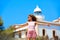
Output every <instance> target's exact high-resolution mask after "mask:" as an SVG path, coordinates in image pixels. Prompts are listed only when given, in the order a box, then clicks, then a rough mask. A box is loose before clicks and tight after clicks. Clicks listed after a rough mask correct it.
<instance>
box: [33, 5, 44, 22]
mask: <svg viewBox="0 0 60 40" xmlns="http://www.w3.org/2000/svg"><path fill="white" fill-rule="evenodd" d="M34 15H35V16H36V18H37V21H43V20H44V16H43V15H42V11H41V9H40V8H39V6H36V8H35V9H34Z"/></svg>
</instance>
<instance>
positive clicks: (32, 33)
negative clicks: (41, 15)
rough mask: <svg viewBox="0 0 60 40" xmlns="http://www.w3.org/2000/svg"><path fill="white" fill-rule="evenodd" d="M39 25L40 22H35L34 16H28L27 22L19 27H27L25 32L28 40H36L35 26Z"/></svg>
mask: <svg viewBox="0 0 60 40" xmlns="http://www.w3.org/2000/svg"><path fill="white" fill-rule="evenodd" d="M38 24H40V22H37V19H36V17H35V16H34V15H29V16H28V22H27V23H25V24H23V25H20V27H24V26H28V30H27V38H28V40H30V39H31V38H32V40H36V36H37V34H36V30H35V26H36V25H38Z"/></svg>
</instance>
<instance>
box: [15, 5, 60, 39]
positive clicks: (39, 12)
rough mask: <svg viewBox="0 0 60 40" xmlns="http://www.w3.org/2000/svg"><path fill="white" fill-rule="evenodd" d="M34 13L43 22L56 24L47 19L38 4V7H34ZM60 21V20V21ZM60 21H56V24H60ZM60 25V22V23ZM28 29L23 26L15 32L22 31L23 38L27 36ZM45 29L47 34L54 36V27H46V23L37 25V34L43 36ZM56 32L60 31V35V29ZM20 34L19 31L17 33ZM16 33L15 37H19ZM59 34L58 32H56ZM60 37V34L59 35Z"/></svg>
mask: <svg viewBox="0 0 60 40" xmlns="http://www.w3.org/2000/svg"><path fill="white" fill-rule="evenodd" d="M34 15H35V16H36V18H37V21H42V22H46V23H51V24H55V22H47V21H45V20H44V19H45V17H44V15H43V14H42V10H41V9H40V8H39V7H38V6H36V8H35V9H34ZM59 23H60V21H59ZM59 23H56V24H55V25H58V24H59ZM59 25H60V24H59ZM17 27H19V26H18V25H16V26H15V28H17ZM26 29H27V27H22V28H19V29H16V30H15V31H14V32H18V31H20V33H21V38H26ZM43 29H45V35H48V36H49V37H50V38H51V37H52V30H53V29H48V28H45V26H44V25H37V26H36V32H37V35H40V36H43V35H42V34H43V33H42V30H43ZM55 31H56V32H58V35H60V32H59V30H55ZM17 34H18V33H17ZM17 34H15V38H17V37H19V34H18V35H17ZM56 35H57V33H56ZM59 37H60V36H59Z"/></svg>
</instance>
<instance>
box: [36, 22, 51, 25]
mask: <svg viewBox="0 0 60 40" xmlns="http://www.w3.org/2000/svg"><path fill="white" fill-rule="evenodd" d="M36 24H37V25H45V26H50V23H45V22H39V21H36Z"/></svg>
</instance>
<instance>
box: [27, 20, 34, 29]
mask: <svg viewBox="0 0 60 40" xmlns="http://www.w3.org/2000/svg"><path fill="white" fill-rule="evenodd" d="M27 23H28V30H35V22H34V21H32V22H27Z"/></svg>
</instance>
